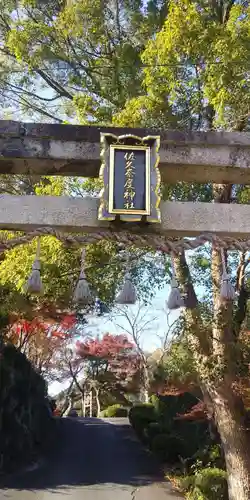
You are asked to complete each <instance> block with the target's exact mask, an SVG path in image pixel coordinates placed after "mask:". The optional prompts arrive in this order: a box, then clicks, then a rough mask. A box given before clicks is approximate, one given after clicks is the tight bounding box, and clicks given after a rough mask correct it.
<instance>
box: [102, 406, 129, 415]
mask: <svg viewBox="0 0 250 500" xmlns="http://www.w3.org/2000/svg"><path fill="white" fill-rule="evenodd" d="M127 416H128V409H127V408H124V407H123V406H122V405H120V404H115V405H112V406H108V408H105V410H103V411H102V412H101V413H100V417H103V418H112V417H127Z"/></svg>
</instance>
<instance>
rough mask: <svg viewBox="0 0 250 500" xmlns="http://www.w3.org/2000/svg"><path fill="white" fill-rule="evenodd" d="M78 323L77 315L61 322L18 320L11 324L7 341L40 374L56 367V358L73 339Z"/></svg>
mask: <svg viewBox="0 0 250 500" xmlns="http://www.w3.org/2000/svg"><path fill="white" fill-rule="evenodd" d="M75 323H76V319H75V315H73V314H72V315H71V314H70V315H67V316H65V317H64V318H63V319H61V321H60V322H55V321H53V320H44V319H43V318H42V317H37V318H33V319H31V320H27V319H23V318H21V319H16V318H15V320H14V321H13V322H12V323H10V325H9V326H8V328H7V332H6V340H8V341H9V342H11V343H12V344H13V345H14V346H15V347H17V348H18V349H19V350H20V351H21V352H22V353H24V354H25V355H26V356H27V358H28V359H29V360H30V361H31V363H32V365H33V366H34V367H35V368H36V370H37V371H38V372H39V373H44V372H47V374H48V375H49V372H50V370H51V369H52V368H53V367H56V359H55V358H56V356H57V354H58V352H59V351H60V349H61V348H62V346H63V345H64V344H65V343H66V342H67V341H68V340H69V339H70V338H71V336H72V332H73V327H74V325H75Z"/></svg>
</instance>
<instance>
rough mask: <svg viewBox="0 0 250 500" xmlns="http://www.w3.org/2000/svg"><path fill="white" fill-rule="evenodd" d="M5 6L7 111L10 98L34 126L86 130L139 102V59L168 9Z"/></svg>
mask: <svg viewBox="0 0 250 500" xmlns="http://www.w3.org/2000/svg"><path fill="white" fill-rule="evenodd" d="M1 3H3V4H4V9H3V10H2V11H1V18H0V36H1V38H2V40H1V47H2V48H1V52H0V53H1V57H2V68H3V69H2V78H1V80H0V81H1V87H2V101H3V103H5V104H6V105H7V108H9V100H10V98H11V100H12V105H15V104H16V105H17V107H18V108H19V109H20V110H21V112H22V111H25V113H29V112H31V113H32V114H33V119H34V112H35V116H37V117H43V118H45V119H50V120H51V119H52V120H53V121H54V120H55V119H57V120H58V121H63V120H64V121H65V120H66V121H67V120H72V119H74V120H78V121H79V122H80V123H86V122H89V121H90V120H91V121H93V122H98V123H109V122H110V121H111V119H112V114H113V113H114V112H116V111H117V109H122V108H123V107H124V104H125V102H126V100H127V99H130V98H132V97H133V96H136V95H138V94H140V91H141V90H140V89H141V77H142V71H141V66H142V63H141V59H140V53H141V51H142V49H143V48H144V47H145V44H146V42H147V40H148V38H149V37H150V36H152V35H153V34H154V33H155V31H156V30H157V29H159V26H161V24H162V23H163V21H164V19H165V15H166V13H167V6H168V3H167V2H163V1H162V0H149V1H148V2H143V1H141V0H126V1H121V0H109V1H104V0H94V1H93V0H92V1H90V0H76V1H74V2H64V1H60V0H55V1H53V2H51V1H47V0H46V1H40V0H30V1H29V0H21V1H18V2H10V1H6V0H2V2H1ZM11 64H12V66H11ZM13 67H14V72H13V71H12V69H13ZM12 109H13V107H12Z"/></svg>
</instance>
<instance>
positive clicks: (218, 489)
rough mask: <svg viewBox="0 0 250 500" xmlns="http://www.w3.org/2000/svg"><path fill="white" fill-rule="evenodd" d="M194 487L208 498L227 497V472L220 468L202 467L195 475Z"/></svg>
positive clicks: (224, 499)
mask: <svg viewBox="0 0 250 500" xmlns="http://www.w3.org/2000/svg"><path fill="white" fill-rule="evenodd" d="M194 484H195V487H196V488H197V489H198V490H200V492H201V493H202V494H203V495H204V497H205V498H206V499H208V500H226V499H227V498H228V489H227V473H226V472H225V471H224V470H221V469H215V468H214V469H212V468H211V469H210V468H207V469H203V470H201V471H200V472H198V474H196V476H195V483H194Z"/></svg>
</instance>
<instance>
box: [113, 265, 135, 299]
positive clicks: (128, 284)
mask: <svg viewBox="0 0 250 500" xmlns="http://www.w3.org/2000/svg"><path fill="white" fill-rule="evenodd" d="M116 302H117V304H128V305H129V304H135V303H136V290H135V287H134V285H133V283H132V281H131V274H130V273H129V272H126V274H125V278H124V284H123V287H122V289H121V291H120V292H119V293H118V295H117V297H116Z"/></svg>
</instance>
